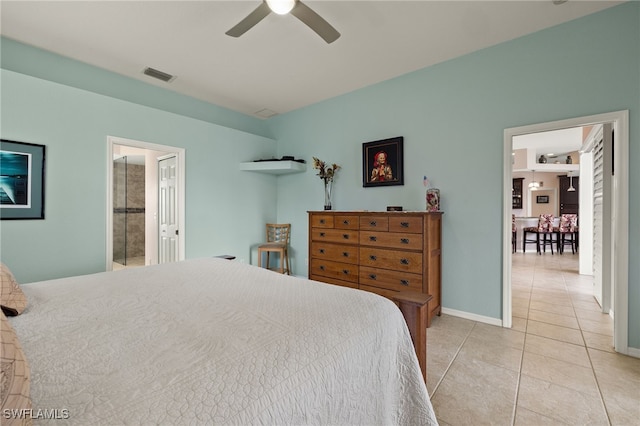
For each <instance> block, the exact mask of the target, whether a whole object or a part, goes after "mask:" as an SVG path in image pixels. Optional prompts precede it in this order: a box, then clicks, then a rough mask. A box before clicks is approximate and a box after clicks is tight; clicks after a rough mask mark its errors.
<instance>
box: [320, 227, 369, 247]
mask: <svg viewBox="0 0 640 426" xmlns="http://www.w3.org/2000/svg"><path fill="white" fill-rule="evenodd" d="M358 236H359V231H354V230H351V229H324V228H311V239H312V240H313V241H326V242H331V243H353V244H358Z"/></svg>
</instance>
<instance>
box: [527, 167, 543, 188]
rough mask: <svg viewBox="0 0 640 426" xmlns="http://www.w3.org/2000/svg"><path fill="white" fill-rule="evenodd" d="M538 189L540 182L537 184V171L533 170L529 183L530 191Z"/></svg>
mask: <svg viewBox="0 0 640 426" xmlns="http://www.w3.org/2000/svg"><path fill="white" fill-rule="evenodd" d="M538 188H540V182H536V171H535V170H531V182H529V189H531V190H532V191H535V190H537V189H538Z"/></svg>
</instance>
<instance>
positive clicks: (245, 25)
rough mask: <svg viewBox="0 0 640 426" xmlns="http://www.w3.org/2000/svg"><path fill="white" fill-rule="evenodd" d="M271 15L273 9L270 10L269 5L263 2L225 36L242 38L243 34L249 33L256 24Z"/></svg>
mask: <svg viewBox="0 0 640 426" xmlns="http://www.w3.org/2000/svg"><path fill="white" fill-rule="evenodd" d="M269 13H271V9H269V6H268V5H267V3H266V2H264V1H263V2H262V4H260V6H258V7H257V8H256V9H255V10H254V11H253V12H251V13H250V14H248V15H247V17H246V18H244V19H243V20H242V21H240V22H239V23H238V24H236V26H235V27H233V28H231V29H230V30H229V31H227V32H226V33H225V34H226V35H229V36H231V37H240V36H241V35H242V34H244V33H246V32H247V31H249V30H250V29H251V28H252V27H253V26H254V25H255V24H257V23H258V22H260V21H262V20H263V19H264V18H265V17H266V16H267V15H268V14H269Z"/></svg>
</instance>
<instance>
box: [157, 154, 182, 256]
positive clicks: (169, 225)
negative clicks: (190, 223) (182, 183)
mask: <svg viewBox="0 0 640 426" xmlns="http://www.w3.org/2000/svg"><path fill="white" fill-rule="evenodd" d="M177 169H178V162H177V161H176V156H175V155H170V156H167V157H162V158H160V159H158V191H159V194H158V202H159V206H158V212H159V216H160V218H159V220H158V226H159V229H158V235H159V244H158V263H168V262H175V261H177V260H178V256H179V253H178V247H179V245H178V233H179V232H180V230H179V229H178V202H177V201H178V198H177V189H178V170H177Z"/></svg>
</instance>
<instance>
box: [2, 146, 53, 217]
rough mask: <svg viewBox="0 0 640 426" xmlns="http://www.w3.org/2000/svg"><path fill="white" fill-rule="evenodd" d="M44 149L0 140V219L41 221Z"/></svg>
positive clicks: (42, 211)
mask: <svg viewBox="0 0 640 426" xmlns="http://www.w3.org/2000/svg"><path fill="white" fill-rule="evenodd" d="M44 167H45V146H44V145H37V144H33V143H27V142H17V141H10V140H6V139H0V219H2V220H10V219H44V175H45V171H44Z"/></svg>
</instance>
